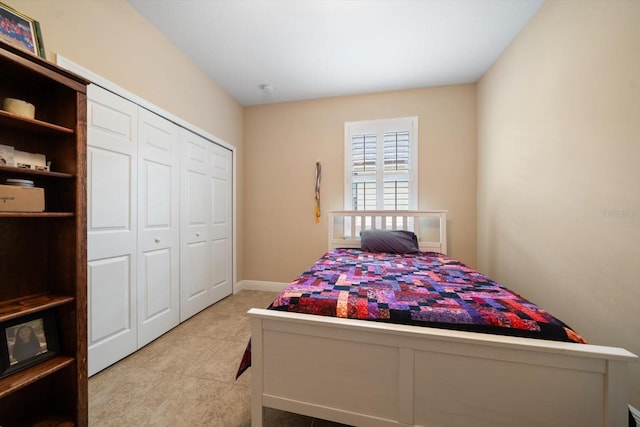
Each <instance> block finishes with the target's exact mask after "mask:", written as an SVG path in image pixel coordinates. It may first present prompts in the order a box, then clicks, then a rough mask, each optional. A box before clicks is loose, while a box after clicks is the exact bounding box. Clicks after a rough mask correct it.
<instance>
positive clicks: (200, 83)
mask: <svg viewBox="0 0 640 427" xmlns="http://www.w3.org/2000/svg"><path fill="white" fill-rule="evenodd" d="M4 2H5V3H6V4H8V5H9V6H11V7H13V8H14V9H16V10H18V11H20V12H22V13H24V14H26V15H28V16H30V17H32V18H33V19H35V20H38V21H40V24H41V27H42V34H43V38H44V46H45V49H46V53H47V58H48V59H49V60H50V61H52V62H55V55H56V54H60V55H62V56H64V57H65V58H68V59H69V60H71V61H73V62H75V63H76V64H78V65H81V66H83V67H84V68H86V69H88V70H90V71H92V72H93V73H95V74H97V75H99V76H101V77H103V78H105V79H107V80H109V81H111V82H113V83H115V84H117V85H118V86H120V87H122V88H124V89H126V90H128V91H129V92H131V93H134V94H135V95H137V96H139V97H141V98H143V99H145V100H147V101H149V102H151V103H152V104H155V105H157V106H159V107H161V108H162V109H164V110H166V111H168V112H170V113H172V114H174V115H175V116H177V117H179V118H181V119H183V120H185V121H187V122H189V123H191V124H193V125H195V126H197V127H199V128H201V129H203V130H204V131H207V132H209V133H210V134H212V135H214V136H216V137H218V138H221V139H222V140H224V141H225V142H227V143H229V144H231V145H234V146H235V147H236V148H237V152H236V154H237V158H238V159H237V160H238V165H239V169H240V171H241V170H242V158H243V156H244V151H243V147H242V141H243V135H242V121H243V108H242V106H241V105H240V104H238V103H237V102H236V101H235V100H234V99H233V98H231V97H230V96H229V95H228V94H227V93H226V92H224V91H223V90H222V89H221V88H220V87H219V86H218V85H217V84H216V83H215V82H214V81H213V80H211V79H210V78H209V77H208V76H207V75H206V74H205V73H204V72H203V71H202V70H200V69H199V68H198V67H197V66H196V65H195V63H193V62H192V61H191V60H190V59H189V58H188V57H187V56H186V55H185V54H184V53H182V52H181V51H179V50H178V49H177V48H176V46H175V45H174V44H173V43H172V42H170V41H169V40H168V39H167V38H166V37H164V36H163V35H162V34H161V33H160V32H159V31H158V30H157V29H156V28H155V27H154V26H153V25H151V24H150V23H149V22H148V21H146V20H145V19H144V18H143V17H142V16H141V15H140V14H139V13H138V12H137V11H136V10H135V9H134V8H133V7H132V6H131V5H130V4H129V3H128V2H127V1H124V0H85V1H77V0H55V1H53V0H4ZM237 185H238V209H237V219H238V222H239V223H240V224H241V223H242V191H243V180H242V173H238V183H237ZM237 237H238V238H237V241H238V246H239V248H238V251H237V253H238V254H239V256H238V259H237V262H238V280H240V279H242V266H243V263H242V256H241V255H242V247H241V244H242V227H238V236H237Z"/></svg>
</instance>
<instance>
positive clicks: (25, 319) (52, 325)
mask: <svg viewBox="0 0 640 427" xmlns="http://www.w3.org/2000/svg"><path fill="white" fill-rule="evenodd" d="M59 352H60V342H59V341H58V331H57V328H56V322H55V316H54V313H53V311H51V310H47V311H43V312H39V313H32V314H29V315H26V316H22V317H18V318H16V319H11V320H8V321H6V322H3V323H2V324H0V378H2V377H6V376H7V375H11V374H13V373H15V372H18V371H20V370H22V369H25V368H28V367H30V366H33V365H36V364H38V363H40V362H42V361H44V360H47V359H51V358H52V357H54V356H55V355H57V354H58V353H59Z"/></svg>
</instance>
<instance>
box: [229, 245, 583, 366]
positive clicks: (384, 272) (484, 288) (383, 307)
mask: <svg viewBox="0 0 640 427" xmlns="http://www.w3.org/2000/svg"><path fill="white" fill-rule="evenodd" d="M269 309H271V310H281V311H291V312H296V313H308V314H315V315H321V316H334V317H344V318H351V319H363V320H370V321H378V322H390V323H400V324H407V325H417V326H429V327H436V328H446V329H456V330H463V331H472V332H484V333H491V334H499V335H511V336H520V337H526V338H538V339H547V340H554V341H567V342H576V343H585V340H584V339H583V338H582V337H581V336H580V335H578V334H577V333H576V332H575V331H574V330H572V329H571V328H570V327H569V326H567V325H566V324H564V323H563V322H562V321H560V320H558V319H557V318H555V317H554V316H552V315H551V314H549V313H548V312H546V311H545V310H543V309H542V308H540V307H538V306H537V305H536V304H534V303H532V302H530V301H528V300H526V299H524V298H523V297H521V296H520V295H518V294H516V293H514V292H512V291H510V290H509V289H507V288H505V287H504V286H502V285H500V284H498V283H496V282H494V281H493V280H491V279H489V278H488V277H487V276H485V275H483V274H481V273H479V272H477V271H475V270H474V269H472V268H470V267H468V266H466V265H464V264H462V263H461V262H459V261H457V260H455V259H452V258H449V257H448V256H446V255H443V254H440V253H434V252H420V253H416V254H390V253H374V252H364V251H362V250H360V249H334V250H332V251H330V252H328V253H327V254H326V255H325V256H323V257H322V258H321V259H319V260H318V261H317V262H316V263H315V264H314V265H313V266H311V268H309V269H308V270H307V271H305V272H304V273H302V274H301V275H300V276H299V277H298V278H297V279H296V280H295V281H294V282H292V283H291V284H290V285H289V286H287V287H286V288H285V289H284V290H283V291H282V293H281V294H280V295H279V296H278V297H277V298H276V299H275V300H274V301H273V303H272V304H271V305H270V306H269ZM249 364H250V343H249V346H248V348H247V352H245V355H244V358H243V361H242V363H241V366H240V370H239V371H238V375H240V374H241V373H242V372H243V371H244V369H246V368H247V367H248V366H249Z"/></svg>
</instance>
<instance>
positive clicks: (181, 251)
mask: <svg viewBox="0 0 640 427" xmlns="http://www.w3.org/2000/svg"><path fill="white" fill-rule="evenodd" d="M87 97H88V111H87V145H88V148H87V170H88V173H87V175H88V176H87V188H88V191H87V202H88V209H87V211H88V224H87V229H88V300H89V303H88V306H89V307H88V309H89V312H88V319H89V328H88V329H89V331H88V336H89V343H88V348H89V350H88V351H89V375H93V374H94V373H96V372H98V371H100V370H102V369H104V368H105V367H107V366H109V365H111V364H113V363H115V362H117V361H118V360H120V359H122V358H124V357H125V356H127V355H129V354H131V353H133V352H134V351H136V350H137V349H139V348H141V347H143V346H144V345H146V344H148V343H149V342H151V341H153V340H154V339H155V338H157V337H159V336H160V335H162V334H163V333H165V332H167V331H168V330H170V329H172V328H174V327H175V326H177V325H178V324H179V323H180V322H181V321H184V320H186V319H188V318H189V317H191V316H193V315H194V314H196V313H198V312H199V311H201V310H203V309H204V308H206V307H208V306H209V305H211V304H213V303H215V302H217V301H219V300H220V299H222V298H224V297H226V296H228V295H230V294H231V293H232V283H233V264H232V249H233V248H232V208H233V206H232V197H233V194H232V172H233V171H232V167H233V151H232V150H230V149H229V148H226V147H224V146H222V145H219V144H216V143H214V142H213V141H211V140H209V139H207V138H205V137H203V136H201V135H199V134H197V133H195V132H194V131H192V130H190V129H188V128H187V127H185V126H181V125H178V124H176V123H175V122H174V121H172V120H170V119H169V118H167V117H164V116H163V115H161V114H158V113H156V112H154V111H152V110H151V109H149V108H145V106H141V105H139V104H137V103H136V102H133V101H131V100H129V99H126V98H124V97H122V96H120V95H118V94H115V93H113V92H111V91H109V90H106V89H103V88H102V87H100V86H97V85H95V84H92V85H90V86H89V87H88V89H87Z"/></svg>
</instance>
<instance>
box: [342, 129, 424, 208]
mask: <svg viewBox="0 0 640 427" xmlns="http://www.w3.org/2000/svg"><path fill="white" fill-rule="evenodd" d="M344 135H345V144H344V145H345V192H344V194H345V209H349V210H414V209H417V206H418V200H417V199H418V197H417V194H418V191H417V182H418V179H417V167H416V161H417V158H418V118H417V117H407V118H400V119H388V120H370V121H364V122H348V123H345V126H344Z"/></svg>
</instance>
